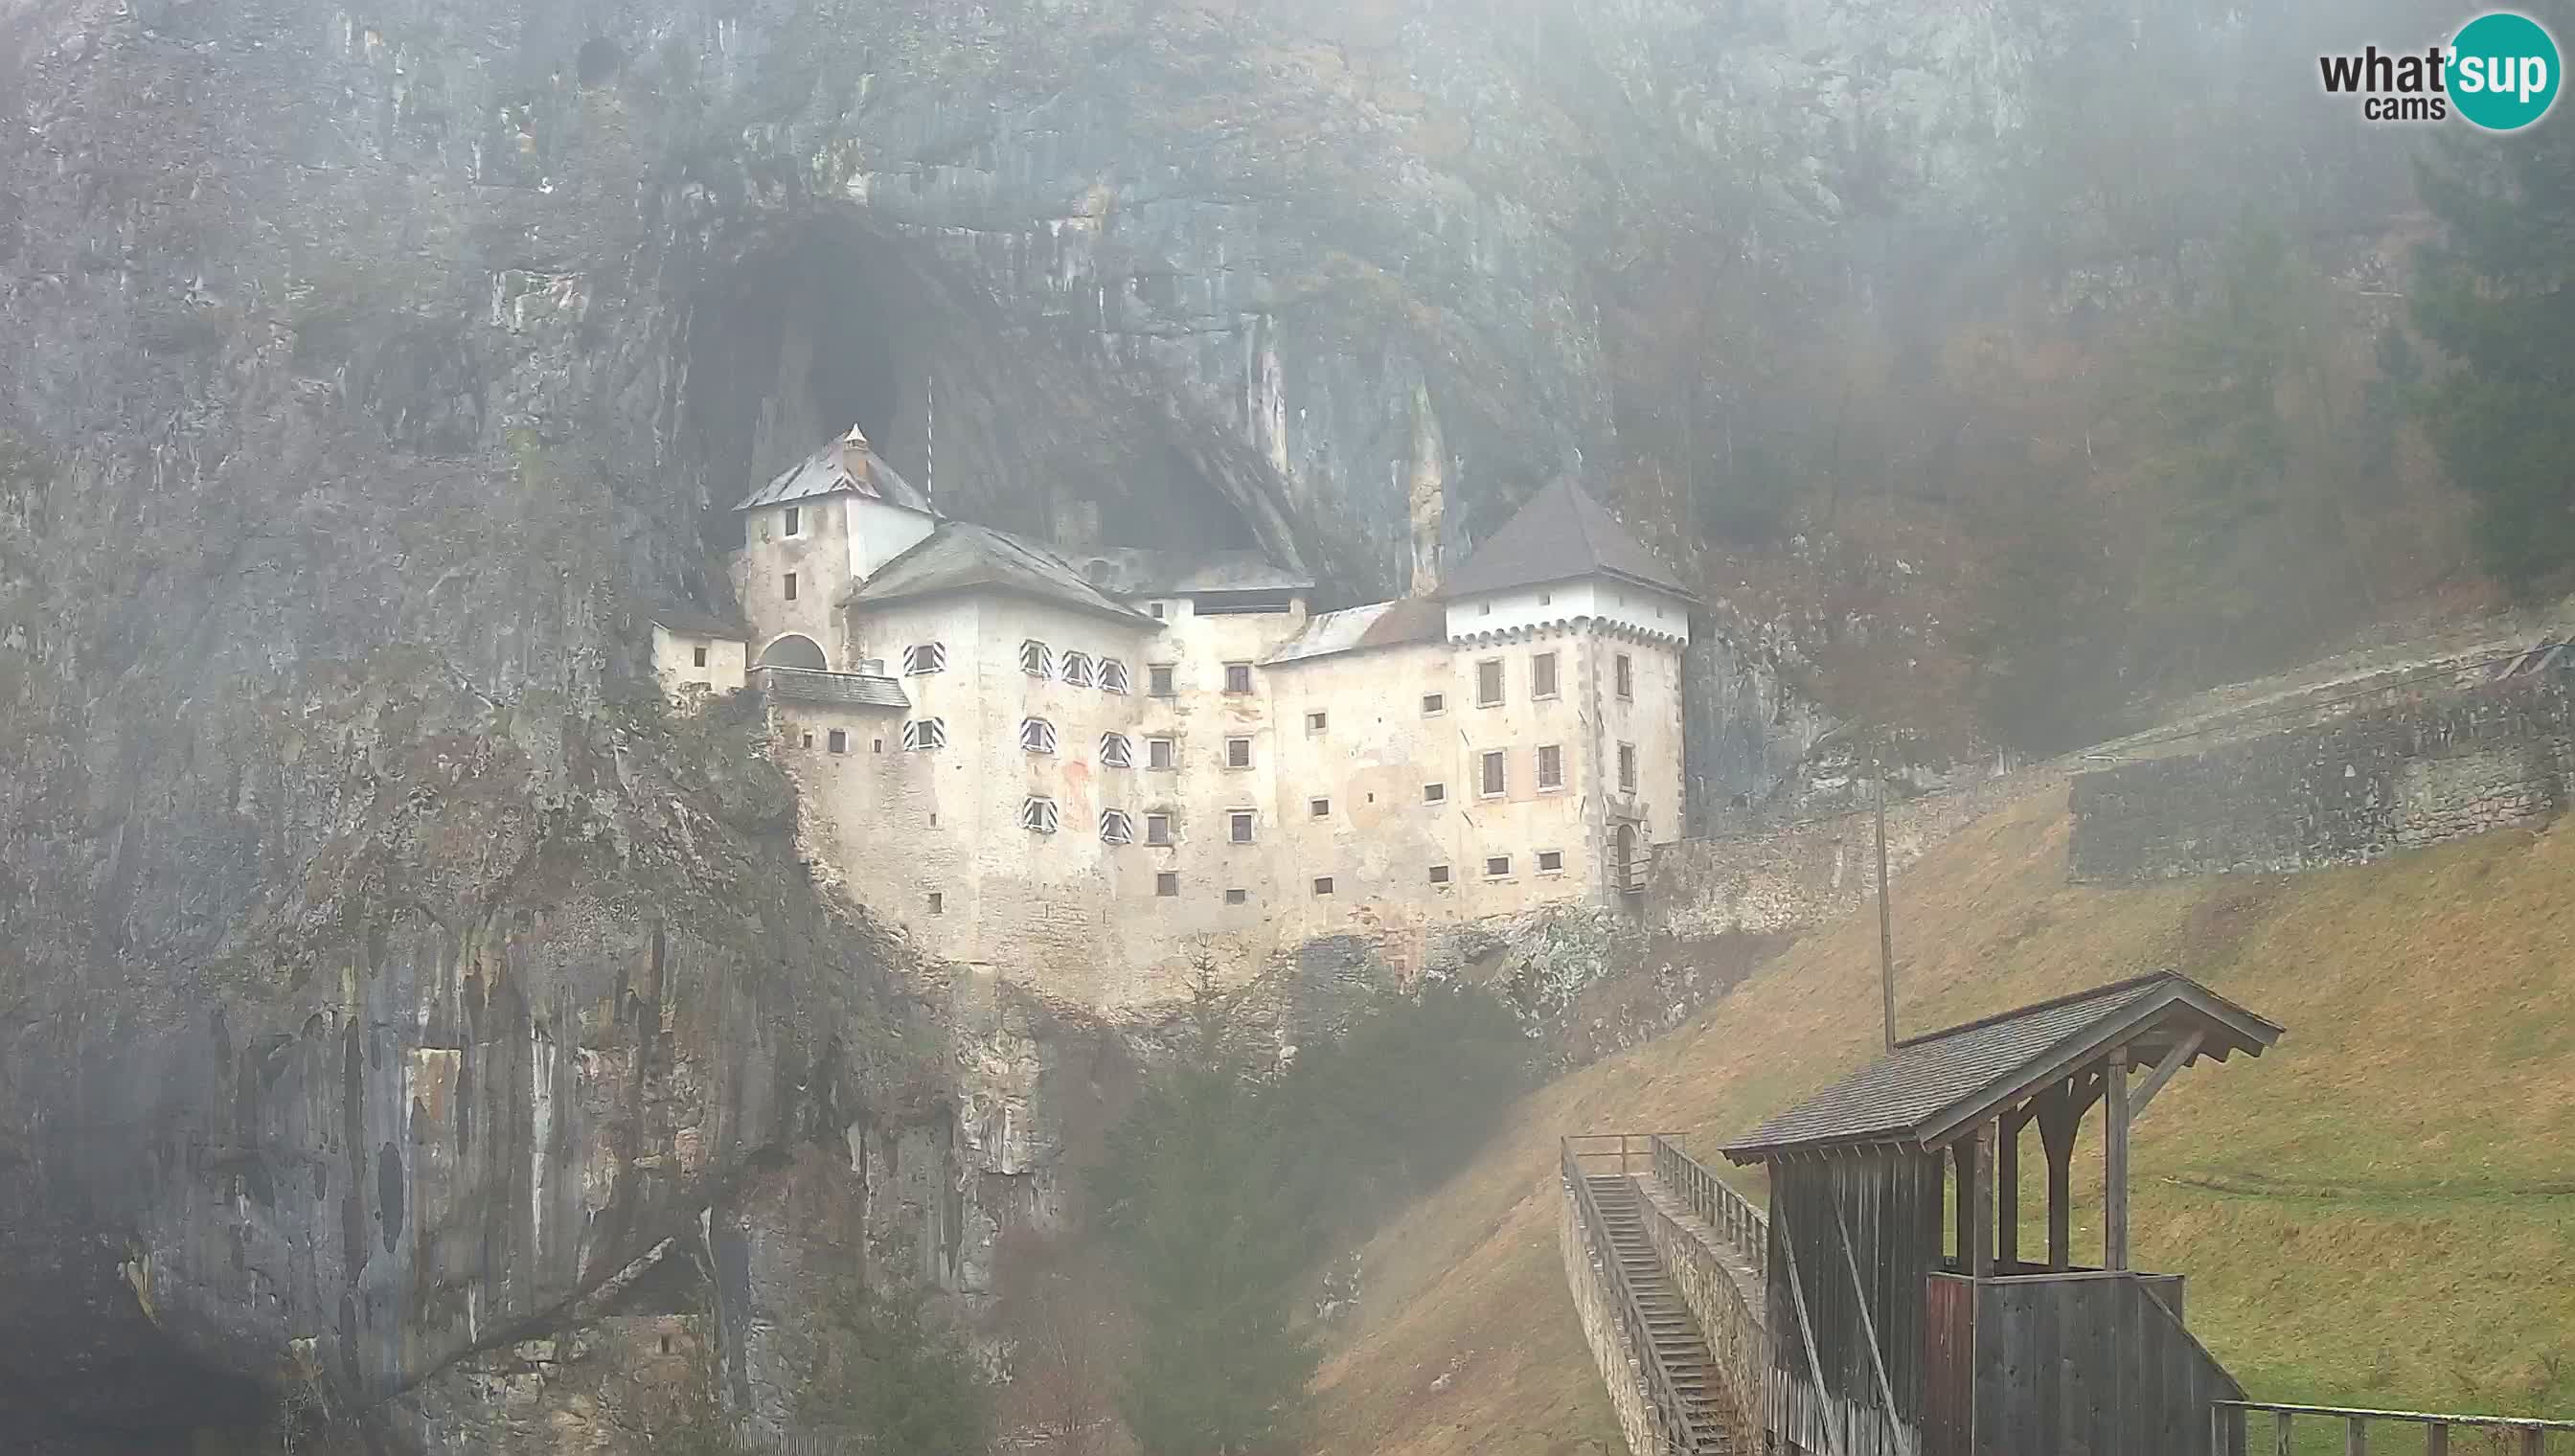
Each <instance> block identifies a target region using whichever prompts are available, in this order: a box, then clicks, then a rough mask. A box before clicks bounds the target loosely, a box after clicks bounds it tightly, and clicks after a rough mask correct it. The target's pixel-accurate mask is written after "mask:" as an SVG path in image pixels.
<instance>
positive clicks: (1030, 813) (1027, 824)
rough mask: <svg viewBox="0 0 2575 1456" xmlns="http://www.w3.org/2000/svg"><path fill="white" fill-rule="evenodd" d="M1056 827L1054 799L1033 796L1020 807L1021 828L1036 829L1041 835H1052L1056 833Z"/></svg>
mask: <svg viewBox="0 0 2575 1456" xmlns="http://www.w3.org/2000/svg"><path fill="white" fill-rule="evenodd" d="M1056 825H1057V818H1056V811H1055V800H1054V799H1052V798H1046V797H1042V796H1040V795H1037V794H1031V795H1030V796H1029V798H1028V801H1027V802H1025V803H1022V804H1021V805H1020V827H1021V828H1024V829H1034V830H1036V831H1037V832H1039V833H1041V834H1052V833H1054V832H1055V831H1056Z"/></svg>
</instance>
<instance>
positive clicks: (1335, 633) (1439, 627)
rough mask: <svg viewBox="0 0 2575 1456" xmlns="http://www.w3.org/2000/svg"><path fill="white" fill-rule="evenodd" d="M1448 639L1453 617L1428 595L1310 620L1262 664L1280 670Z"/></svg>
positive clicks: (1342, 611) (1323, 615)
mask: <svg viewBox="0 0 2575 1456" xmlns="http://www.w3.org/2000/svg"><path fill="white" fill-rule="evenodd" d="M1447 636H1448V632H1447V613H1446V612H1445V611H1443V610H1442V609H1441V608H1440V606H1439V604H1438V603H1436V602H1433V601H1431V600H1430V599H1429V598H1427V597H1403V598H1398V599H1397V600H1395V601H1392V602H1371V603H1369V604H1368V605H1367V606H1365V607H1350V608H1344V609H1343V610H1341V611H1339V612H1322V613H1317V614H1315V615H1314V616H1312V617H1309V618H1307V619H1306V620H1305V630H1304V631H1303V632H1300V633H1298V634H1296V635H1295V636H1294V637H1292V638H1289V639H1288V640H1287V642H1286V643H1285V644H1282V645H1281V646H1280V648H1279V650H1278V651H1276V652H1274V653H1272V654H1271V655H1270V656H1269V658H1267V659H1266V660H1264V662H1263V664H1262V666H1264V667H1269V668H1276V667H1281V666H1284V665H1286V664H1288V663H1301V662H1305V661H1307V660H1308V659H1312V658H1328V657H1334V656H1336V655H1338V654H1341V653H1358V652H1365V651H1367V650H1368V649H1370V648H1389V647H1399V646H1402V645H1403V644H1406V643H1426V642H1441V641H1444V640H1445V639H1446V638H1447Z"/></svg>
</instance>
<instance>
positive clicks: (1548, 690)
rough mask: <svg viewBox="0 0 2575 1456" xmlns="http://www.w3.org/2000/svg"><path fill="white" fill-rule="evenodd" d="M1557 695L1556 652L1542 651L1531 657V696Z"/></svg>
mask: <svg viewBox="0 0 2575 1456" xmlns="http://www.w3.org/2000/svg"><path fill="white" fill-rule="evenodd" d="M1554 696H1555V654H1553V653H1540V654H1538V655H1537V656H1536V657H1534V658H1531V659H1529V697H1531V698H1553V697H1554Z"/></svg>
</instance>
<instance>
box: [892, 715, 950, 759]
mask: <svg viewBox="0 0 2575 1456" xmlns="http://www.w3.org/2000/svg"><path fill="white" fill-rule="evenodd" d="M903 745H904V746H905V747H906V748H908V749H910V750H912V751H913V752H916V753H919V752H926V751H928V750H930V749H932V748H944V747H947V746H948V722H947V720H945V719H938V718H916V719H914V720H913V721H912V722H910V723H907V724H905V725H904V726H903Z"/></svg>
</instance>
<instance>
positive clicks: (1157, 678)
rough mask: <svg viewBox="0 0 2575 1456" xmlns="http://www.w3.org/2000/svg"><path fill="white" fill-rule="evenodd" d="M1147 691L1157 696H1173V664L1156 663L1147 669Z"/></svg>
mask: <svg viewBox="0 0 2575 1456" xmlns="http://www.w3.org/2000/svg"><path fill="white" fill-rule="evenodd" d="M1145 691H1146V692H1147V693H1149V694H1151V695H1153V696H1154V697H1156V698H1169V697H1171V696H1172V693H1173V689H1172V665H1171V664H1170V663H1154V664H1150V665H1148V666H1147V667H1146V669H1145Z"/></svg>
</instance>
